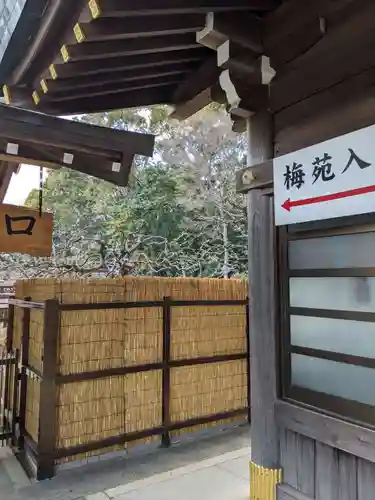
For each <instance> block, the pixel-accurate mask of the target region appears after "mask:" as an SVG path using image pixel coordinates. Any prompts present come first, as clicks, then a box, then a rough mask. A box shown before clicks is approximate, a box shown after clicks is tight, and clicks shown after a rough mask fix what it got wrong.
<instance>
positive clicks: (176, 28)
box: [73, 14, 204, 43]
mask: <svg viewBox="0 0 375 500" xmlns="http://www.w3.org/2000/svg"><path fill="white" fill-rule="evenodd" d="M202 26H204V15H202V14H186V15H184V16H179V15H173V16H166V17H162V16H142V17H134V18H132V19H131V22H124V21H123V20H122V19H98V20H96V21H93V22H92V23H86V24H84V23H81V24H79V23H77V24H76V25H75V26H74V29H73V32H74V37H75V39H76V41H77V42H78V43H82V42H100V41H109V40H126V39H129V38H143V37H153V36H164V35H178V34H183V33H194V32H196V31H198V30H199V29H201V28H202Z"/></svg>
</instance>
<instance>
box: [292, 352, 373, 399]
mask: <svg viewBox="0 0 375 500" xmlns="http://www.w3.org/2000/svg"><path fill="white" fill-rule="evenodd" d="M292 385H298V386H299V387H304V388H306V389H311V390H313V391H318V392H323V393H324V394H330V395H333V396H339V397H341V398H345V399H350V400H353V401H359V402H360V403H364V404H368V405H371V406H375V370H373V369H372V368H365V367H363V366H354V365H347V364H345V363H337V362H336V361H328V360H326V359H318V358H311V357H309V356H302V355H300V354H292Z"/></svg>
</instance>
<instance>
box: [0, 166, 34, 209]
mask: <svg viewBox="0 0 375 500" xmlns="http://www.w3.org/2000/svg"><path fill="white" fill-rule="evenodd" d="M38 187H39V167H35V166H34V165H21V168H20V171H19V173H18V174H13V175H12V179H11V181H10V184H9V187H8V191H7V194H6V195H5V199H4V203H10V204H11V205H23V204H24V203H25V200H26V198H27V197H28V195H29V193H30V191H31V190H32V189H36V188H38Z"/></svg>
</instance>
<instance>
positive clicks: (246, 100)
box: [220, 70, 268, 118]
mask: <svg viewBox="0 0 375 500" xmlns="http://www.w3.org/2000/svg"><path fill="white" fill-rule="evenodd" d="M220 85H221V88H222V89H223V90H224V91H225V93H226V96H227V101H228V103H229V105H230V112H231V113H232V114H234V115H237V116H240V117H242V118H249V117H250V116H251V115H252V114H253V113H254V112H255V111H257V110H260V109H264V108H266V107H267V103H268V87H267V86H266V85H260V84H251V83H250V84H248V83H247V82H245V83H244V80H243V79H242V78H240V79H239V78H238V76H237V75H236V74H234V73H232V72H231V71H230V70H225V71H223V72H222V73H221V75H220Z"/></svg>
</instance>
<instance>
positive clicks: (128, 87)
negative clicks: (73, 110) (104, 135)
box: [42, 71, 187, 105]
mask: <svg viewBox="0 0 375 500" xmlns="http://www.w3.org/2000/svg"><path fill="white" fill-rule="evenodd" d="M184 74H187V72H186V71H185V72H184V71H175V72H170V73H168V74H166V75H165V76H162V75H158V76H155V77H151V78H136V79H134V80H124V81H121V80H118V81H113V82H108V83H103V84H98V85H90V86H86V87H80V88H79V89H78V90H77V91H74V92H73V91H72V90H65V91H59V92H53V93H49V94H48V95H44V96H43V97H42V101H43V100H47V101H48V102H49V103H50V104H52V105H55V104H56V103H57V102H63V101H72V100H74V101H75V100H77V99H81V98H88V97H90V98H93V97H99V96H106V95H108V94H111V95H113V94H123V93H124V92H131V91H134V90H142V89H153V88H158V87H165V86H169V87H170V86H171V85H175V86H177V85H178V84H179V83H180V82H181V80H182V78H183V76H184Z"/></svg>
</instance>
